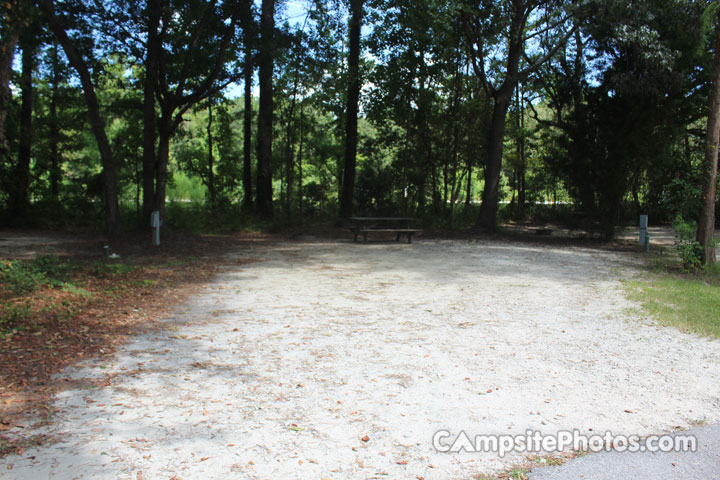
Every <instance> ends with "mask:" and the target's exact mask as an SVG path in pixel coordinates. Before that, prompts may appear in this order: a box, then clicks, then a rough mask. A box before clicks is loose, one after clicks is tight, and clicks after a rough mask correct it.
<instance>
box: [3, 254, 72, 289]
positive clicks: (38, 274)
mask: <svg viewBox="0 0 720 480" xmlns="http://www.w3.org/2000/svg"><path fill="white" fill-rule="evenodd" d="M68 269H69V265H68V264H67V263H66V262H64V261H61V260H60V259H59V258H58V256H57V255H45V256H41V257H38V258H36V259H34V260H31V261H23V260H14V261H10V262H6V263H4V264H3V265H2V267H0V282H2V283H7V284H8V285H9V287H10V289H11V290H12V291H13V292H14V293H15V294H16V295H22V294H26V293H30V292H34V291H35V290H37V288H38V287H39V286H41V285H45V284H48V285H51V286H57V285H61V284H62V283H63V281H64V279H65V278H66V276H67V272H68Z"/></svg>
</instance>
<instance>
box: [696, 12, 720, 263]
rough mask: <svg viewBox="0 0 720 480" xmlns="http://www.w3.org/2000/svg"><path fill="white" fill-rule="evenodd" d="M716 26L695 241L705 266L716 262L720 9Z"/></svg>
mask: <svg viewBox="0 0 720 480" xmlns="http://www.w3.org/2000/svg"><path fill="white" fill-rule="evenodd" d="M714 8H715V9H716V10H718V13H717V14H716V15H718V20H717V21H716V25H715V41H714V49H713V50H714V55H713V67H712V90H711V92H710V102H709V103H710V105H709V109H708V118H707V132H706V134H705V135H706V137H705V161H704V167H703V173H704V175H703V189H702V210H701V211H700V221H699V222H698V229H697V235H696V240H697V242H698V243H700V245H701V246H702V248H703V256H704V261H705V265H711V264H713V263H714V262H715V241H714V240H715V201H716V197H717V173H718V143H719V142H720V8H718V3H717V2H714Z"/></svg>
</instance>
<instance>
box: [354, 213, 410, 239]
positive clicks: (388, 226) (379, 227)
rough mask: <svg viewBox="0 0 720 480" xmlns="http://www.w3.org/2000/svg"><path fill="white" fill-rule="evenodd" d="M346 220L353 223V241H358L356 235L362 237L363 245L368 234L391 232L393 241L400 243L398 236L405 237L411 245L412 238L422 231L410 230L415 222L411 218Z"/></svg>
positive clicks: (356, 218) (360, 218)
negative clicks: (393, 235) (393, 237)
mask: <svg viewBox="0 0 720 480" xmlns="http://www.w3.org/2000/svg"><path fill="white" fill-rule="evenodd" d="M348 220H350V221H351V222H353V225H352V226H351V227H349V228H350V231H351V232H353V234H355V241H356V242H357V241H358V235H360V234H361V235H362V236H363V243H367V234H368V233H370V232H373V233H375V232H392V233H395V241H396V242H398V241H400V236H401V235H405V236H406V237H407V240H408V243H412V236H413V235H414V234H416V233H419V232H422V229H419V228H411V227H410V225H411V223H412V222H413V221H414V220H415V219H414V218H412V217H350V218H349V219H348Z"/></svg>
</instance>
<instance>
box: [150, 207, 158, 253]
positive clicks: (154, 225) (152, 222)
mask: <svg viewBox="0 0 720 480" xmlns="http://www.w3.org/2000/svg"><path fill="white" fill-rule="evenodd" d="M150 226H151V227H152V228H153V245H156V246H157V245H160V212H158V211H157V210H156V211H154V212H152V214H151V215H150Z"/></svg>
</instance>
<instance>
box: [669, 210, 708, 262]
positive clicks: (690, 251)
mask: <svg viewBox="0 0 720 480" xmlns="http://www.w3.org/2000/svg"><path fill="white" fill-rule="evenodd" d="M673 228H674V229H675V233H676V234H677V235H678V237H679V239H678V241H677V242H675V248H676V249H677V251H678V254H679V255H680V260H681V261H682V268H683V269H684V270H687V271H694V270H699V269H700V268H702V267H703V265H704V262H703V255H704V252H703V248H702V245H700V244H699V243H698V242H696V241H695V232H696V231H697V223H696V222H686V221H685V220H684V219H683V218H682V216H681V215H680V214H678V215H676V216H675V220H674V221H673Z"/></svg>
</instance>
